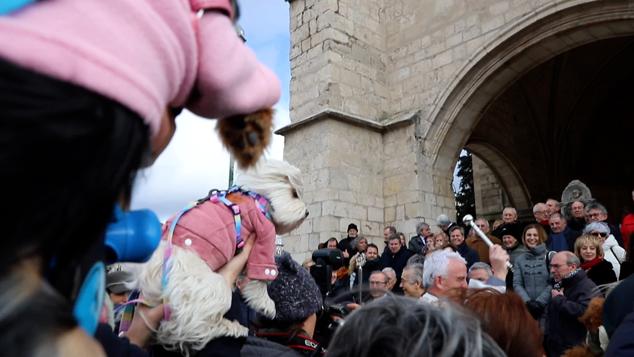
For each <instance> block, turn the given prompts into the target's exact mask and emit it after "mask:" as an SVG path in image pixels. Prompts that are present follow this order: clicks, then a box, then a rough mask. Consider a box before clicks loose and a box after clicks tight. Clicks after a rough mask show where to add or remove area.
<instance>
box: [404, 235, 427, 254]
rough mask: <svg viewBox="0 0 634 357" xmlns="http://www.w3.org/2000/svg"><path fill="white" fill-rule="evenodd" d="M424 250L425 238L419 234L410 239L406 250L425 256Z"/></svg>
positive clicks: (425, 246) (425, 245)
mask: <svg viewBox="0 0 634 357" xmlns="http://www.w3.org/2000/svg"><path fill="white" fill-rule="evenodd" d="M426 248H427V242H426V241H425V237H423V236H421V235H420V234H419V235H417V236H413V237H412V238H410V239H409V243H408V244H407V249H409V250H410V251H411V252H413V253H418V254H425V252H426Z"/></svg>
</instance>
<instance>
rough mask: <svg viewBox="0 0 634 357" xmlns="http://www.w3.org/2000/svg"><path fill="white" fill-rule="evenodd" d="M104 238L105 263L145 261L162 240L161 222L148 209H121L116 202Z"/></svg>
mask: <svg viewBox="0 0 634 357" xmlns="http://www.w3.org/2000/svg"><path fill="white" fill-rule="evenodd" d="M105 241H106V248H108V250H109V252H108V253H109V254H108V256H107V260H108V263H113V262H139V263H140V262H144V261H146V260H147V259H149V258H150V256H151V255H152V253H153V252H154V250H155V249H156V247H157V246H158V244H159V242H160V241H161V222H160V221H159V219H158V217H157V216H156V214H154V212H152V211H150V210H147V209H142V210H134V211H129V212H123V211H122V210H121V208H119V206H118V205H117V206H115V210H114V222H112V223H110V225H108V228H107V229H106V239H105Z"/></svg>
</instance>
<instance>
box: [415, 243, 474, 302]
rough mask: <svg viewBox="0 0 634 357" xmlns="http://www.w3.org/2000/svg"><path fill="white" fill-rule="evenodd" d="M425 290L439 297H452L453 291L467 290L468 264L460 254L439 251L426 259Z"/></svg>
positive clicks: (424, 272) (424, 269)
mask: <svg viewBox="0 0 634 357" xmlns="http://www.w3.org/2000/svg"><path fill="white" fill-rule="evenodd" d="M423 283H424V285H425V288H426V289H427V290H428V291H429V292H430V293H432V294H434V295H435V296H437V297H441V296H450V295H451V294H452V290H455V289H458V290H465V289H467V262H466V261H465V260H464V258H463V257H462V256H460V254H458V253H455V252H447V251H445V250H438V251H435V252H433V253H431V254H430V255H429V256H427V258H425V265H424V268H423Z"/></svg>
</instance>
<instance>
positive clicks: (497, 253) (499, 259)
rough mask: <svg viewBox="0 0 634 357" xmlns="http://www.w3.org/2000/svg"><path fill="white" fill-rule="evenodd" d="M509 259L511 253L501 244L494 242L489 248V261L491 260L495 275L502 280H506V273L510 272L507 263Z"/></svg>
mask: <svg viewBox="0 0 634 357" xmlns="http://www.w3.org/2000/svg"><path fill="white" fill-rule="evenodd" d="M509 259H510V258H509V254H508V253H507V252H506V250H505V249H504V248H502V247H501V246H500V245H498V244H494V245H493V246H491V247H490V248H489V261H490V262H491V269H492V270H493V276H494V277H496V278H498V279H500V280H501V281H506V275H507V274H508V268H507V267H506V264H507V263H508V261H509Z"/></svg>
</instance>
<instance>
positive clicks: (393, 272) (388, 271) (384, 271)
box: [377, 267, 396, 279]
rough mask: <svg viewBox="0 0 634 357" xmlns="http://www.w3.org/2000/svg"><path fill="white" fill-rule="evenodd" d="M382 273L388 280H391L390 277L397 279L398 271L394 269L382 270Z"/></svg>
mask: <svg viewBox="0 0 634 357" xmlns="http://www.w3.org/2000/svg"><path fill="white" fill-rule="evenodd" d="M377 271H378V270H377ZM381 272H382V273H383V274H385V276H386V277H387V278H388V279H389V278H390V275H394V277H396V270H394V269H392V268H390V267H387V268H383V270H381Z"/></svg>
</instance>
